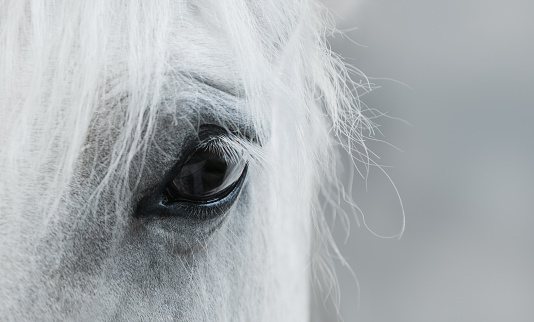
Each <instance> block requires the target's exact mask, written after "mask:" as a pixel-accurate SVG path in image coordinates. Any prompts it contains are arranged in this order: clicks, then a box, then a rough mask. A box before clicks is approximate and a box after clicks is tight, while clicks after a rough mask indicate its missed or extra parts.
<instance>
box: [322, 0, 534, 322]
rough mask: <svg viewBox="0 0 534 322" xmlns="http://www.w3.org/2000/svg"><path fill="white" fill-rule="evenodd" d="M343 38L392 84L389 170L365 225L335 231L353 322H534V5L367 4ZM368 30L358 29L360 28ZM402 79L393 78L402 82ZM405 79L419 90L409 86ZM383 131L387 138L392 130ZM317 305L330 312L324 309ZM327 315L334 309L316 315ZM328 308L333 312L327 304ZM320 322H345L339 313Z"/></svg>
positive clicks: (357, 8) (346, 316) (386, 97)
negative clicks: (343, 258) (346, 233)
mask: <svg viewBox="0 0 534 322" xmlns="http://www.w3.org/2000/svg"><path fill="white" fill-rule="evenodd" d="M337 12H338V13H339V16H340V17H339V18H340V19H339V22H338V28H339V29H341V30H345V31H346V34H347V35H348V36H350V37H351V39H352V40H353V41H354V42H356V43H357V44H355V43H353V42H351V41H350V40H348V39H347V38H342V37H339V36H336V37H335V38H331V39H330V42H331V45H332V47H333V49H334V50H335V51H337V52H338V53H340V54H341V55H342V56H344V57H346V58H347V62H349V63H351V64H352V65H354V66H356V67H358V68H359V69H361V70H362V71H363V72H365V74H366V75H367V76H369V77H370V78H371V82H373V83H375V84H377V85H379V86H381V88H380V89H378V90H375V91H373V92H371V93H369V94H367V95H364V96H363V97H362V100H363V101H364V102H365V103H366V104H367V105H368V106H369V107H371V108H376V109H378V110H380V111H381V112H384V113H387V114H388V115H389V116H391V117H395V118H400V119H403V120H405V121H407V122H409V123H410V124H409V125H408V124H406V123H405V122H402V121H398V120H395V119H391V118H387V117H382V118H380V119H378V120H376V121H377V122H378V123H379V124H381V127H380V129H381V131H382V132H383V133H384V136H385V138H384V140H386V141H387V142H389V143H391V144H393V145H395V146H396V147H398V148H400V149H402V150H403V151H402V152H399V151H397V150H395V149H393V148H391V147H389V146H387V145H385V144H378V143H374V144H373V143H372V144H371V148H372V149H373V151H374V152H376V153H377V154H378V155H380V156H381V158H382V159H381V160H380V162H381V164H384V165H389V166H392V167H391V168H386V170H387V172H388V173H389V175H390V176H391V178H392V179H393V181H394V182H395V184H396V186H397V187H398V189H399V191H400V194H401V196H402V201H403V202H404V207H405V211H406V230H405V232H404V235H403V236H402V238H401V239H400V240H399V239H382V238H378V237H376V236H374V235H373V233H372V232H371V231H370V230H372V231H373V232H374V233H376V234H379V235H395V234H396V233H398V231H399V229H400V228H401V224H402V218H401V210H400V207H399V203H398V200H397V196H396V194H395V190H394V189H393V186H392V185H391V183H390V182H389V181H388V180H387V178H386V177H385V176H384V175H383V174H382V173H381V172H380V171H378V170H377V169H371V172H370V175H369V178H368V181H367V188H366V187H365V183H364V182H363V180H362V179H360V180H359V181H357V182H355V186H354V192H353V194H354V198H355V199H356V201H357V203H358V205H359V206H360V207H361V209H362V210H363V212H364V215H365V219H366V223H367V225H368V226H369V228H370V230H368V229H367V228H365V227H363V226H362V227H360V228H358V227H357V226H356V225H355V221H353V227H352V229H351V233H350V237H349V238H348V240H347V241H346V243H345V241H344V238H343V237H344V234H343V230H342V229H339V225H338V226H337V227H336V228H334V231H335V233H336V238H337V240H338V243H339V245H340V248H341V250H342V253H343V254H344V255H345V256H346V257H347V260H348V262H349V263H350V265H351V266H352V268H353V270H354V272H355V274H356V276H357V277H358V280H359V284H360V286H359V293H360V296H359V305H358V292H357V285H356V282H355V281H354V279H353V277H351V274H350V272H349V271H348V270H347V269H345V268H343V267H341V266H340V267H339V268H338V270H337V272H338V276H339V279H340V285H341V296H342V297H341V308H340V312H341V317H342V318H343V320H344V321H347V322H348V321H366V322H372V321H377V322H378V321H388V322H389V321H395V322H403V321H406V322H419V321H421V322H422V321H425V322H426V321H434V322H435V321H444V322H445V321H447V322H449V321H485V322H488V321H534V62H533V60H534V1H531V0H524V1H521V0H507V1H502V0H501V1H493V0H447V1H430V0H402V1H399V0H366V1H359V2H354V4H350V3H349V4H346V5H344V6H342V7H338V10H337ZM354 27H357V28H358V29H355V30H353V29H354ZM390 79H392V80H390ZM403 84H406V85H403ZM378 138H381V137H380V136H379V137H378ZM316 309H317V308H316ZM317 311H321V310H319V309H317ZM323 311H325V310H323ZM326 311H329V312H322V313H319V312H316V313H315V320H317V321H337V315H336V314H335V312H333V310H332V307H327V310H326Z"/></svg>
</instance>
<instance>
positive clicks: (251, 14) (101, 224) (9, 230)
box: [0, 0, 373, 320]
mask: <svg viewBox="0 0 534 322" xmlns="http://www.w3.org/2000/svg"><path fill="white" fill-rule="evenodd" d="M332 31H333V26H332V25H331V21H330V20H329V15H328V13H327V11H326V9H325V8H323V7H322V6H321V5H320V4H319V3H316V2H314V1H308V0H306V1H304V0H296V1H281V0H267V1H262V2H261V3H260V2H255V1H245V0H225V1H220V0H211V1H200V2H199V1H195V2H192V3H190V2H188V1H171V0H157V1H150V2H146V1H137V0H135V1H110V0H94V1H29V0H28V1H21V0H12V1H10V0H3V1H0V123H1V124H0V173H1V176H0V177H1V178H0V272H2V274H3V277H0V316H1V315H4V312H6V314H7V315H8V316H10V314H12V316H13V317H14V318H15V319H16V318H17V317H20V316H22V317H24V318H28V319H32V318H35V314H37V313H35V312H41V313H42V314H46V313H47V312H51V311H55V310H56V308H54V307H50V306H49V305H50V303H51V302H50V301H51V299H52V298H53V296H54V294H51V293H50V292H51V291H50V290H51V289H56V287H55V286H54V283H55V282H54V281H53V280H50V281H43V278H44V277H42V276H35V274H34V272H35V271H36V270H37V269H38V270H39V271H40V270H41V269H42V271H43V272H55V269H56V268H57V266H55V265H60V262H61V263H62V260H63V258H64V257H66V256H67V255H68V254H71V253H70V252H72V254H74V253H75V249H73V248H69V247H70V246H66V245H67V241H69V240H71V239H72V238H74V237H73V236H77V235H76V234H81V235H84V236H85V235H86V234H87V235H88V234H97V235H98V234H102V236H105V238H111V239H113V238H119V237H117V236H122V235H121V234H122V231H121V230H120V229H119V228H117V227H122V226H121V225H123V224H124V223H123V221H124V220H126V219H122V218H121V217H118V216H115V214H116V213H117V212H118V211H119V210H120V211H128V209H129V208H128V207H130V206H127V204H135V201H136V200H134V199H135V197H132V196H133V191H137V190H139V189H142V188H143V187H146V186H147V185H149V183H150V182H148V183H147V182H146V181H147V180H148V181H150V179H147V180H142V178H144V176H147V177H148V178H151V177H150V174H151V171H152V170H151V169H152V168H150V167H151V166H153V164H152V163H154V162H153V161H150V160H149V159H148V157H147V153H149V152H148V151H149V150H150V147H151V146H153V144H154V141H155V140H156V138H160V137H161V134H159V133H158V132H157V131H158V128H157V124H159V123H158V122H159V121H158V120H159V119H158V118H159V117H160V116H161V115H162V114H169V113H171V112H172V111H173V108H174V107H175V106H178V105H179V106H187V107H188V109H187V110H186V111H184V112H183V114H180V115H178V116H174V118H175V119H176V120H179V119H180V118H183V117H186V116H187V115H196V114H199V110H200V109H201V108H205V107H206V106H209V107H210V109H211V110H212V115H214V116H213V117H214V118H218V119H219V121H220V122H221V123H222V124H223V125H225V126H227V127H228V128H230V127H232V126H231V125H232V124H230V123H231V122H232V121H231V120H228V118H225V117H224V114H225V113H228V111H226V107H225V106H227V105H228V101H232V100H234V101H233V103H232V104H233V106H237V108H238V110H239V112H238V115H240V116H239V117H242V118H244V119H247V120H249V121H250V122H249V123H248V125H247V128H243V129H240V131H242V132H248V131H252V130H253V131H254V133H255V135H256V136H257V140H258V141H259V142H262V144H263V145H265V146H266V149H268V150H269V151H271V152H272V151H275V152H276V153H274V152H273V153H271V154H269V153H267V152H262V151H260V149H256V150H255V149H254V148H253V147H249V149H247V151H248V153H249V154H250V156H249V160H255V162H257V164H258V168H263V169H264V170H263V171H265V172H266V173H269V171H270V170H269V169H273V168H274V169H283V168H288V169H296V170H287V171H299V173H302V174H303V176H302V181H301V182H300V183H299V187H301V188H302V189H301V190H299V191H295V194H294V196H291V198H293V199H292V200H293V202H294V203H295V204H296V205H297V204H308V203H309V201H313V202H314V204H313V205H309V206H308V207H309V208H302V209H301V210H302V212H301V213H295V216H297V217H298V216H304V217H305V216H312V217H309V218H308V219H302V221H296V223H298V222H309V223H310V226H309V227H307V226H306V225H304V226H303V227H300V228H298V227H297V226H295V227H296V228H295V229H302V230H305V231H307V235H308V236H311V235H312V234H314V235H315V236H316V238H317V239H316V242H315V243H314V244H313V245H312V246H310V247H313V249H312V250H310V253H308V257H310V256H311V257H312V258H313V259H314V260H315V261H316V262H317V263H318V265H319V266H321V267H320V270H322V271H324V270H326V271H327V275H326V276H327V277H326V280H328V281H333V275H332V274H333V273H332V271H331V270H330V268H329V265H330V264H329V261H330V259H329V258H330V257H329V254H328V253H329V252H331V251H332V250H334V251H337V250H336V248H335V246H334V245H333V242H332V238H331V236H330V235H329V232H328V230H327V229H326V225H325V223H324V218H323V215H322V209H323V207H324V206H323V205H320V204H319V202H318V201H317V200H318V197H317V196H318V195H319V194H320V193H321V192H322V193H324V194H326V195H327V196H329V198H333V200H337V198H338V196H337V195H335V194H342V189H341V188H339V187H338V185H337V179H336V173H335V167H336V157H335V155H336V154H335V149H337V145H341V146H342V147H343V148H345V149H346V150H348V151H351V153H352V154H353V156H354V157H355V158H357V159H362V160H363V161H365V162H368V160H369V159H368V155H367V154H366V153H367V150H366V148H365V136H366V135H370V134H371V133H372V128H373V124H372V123H371V122H370V121H369V120H368V119H367V118H366V117H365V116H364V115H363V114H362V108H361V106H360V105H359V101H358V98H357V92H356V89H357V88H358V87H361V88H364V89H365V86H364V85H360V84H354V83H352V82H351V81H350V79H349V77H348V72H347V69H346V67H345V65H344V64H343V63H342V62H341V60H340V59H339V58H338V57H337V56H336V55H335V54H333V53H332V52H331V51H330V50H329V48H328V45H327V43H326V40H325V37H326V35H327V34H328V33H330V32H332ZM213 88H219V89H222V90H224V91H225V92H229V93H230V94H233V95H229V96H228V97H222V98H221V96H219V95H215V94H214V93H213ZM232 96H233V97H232ZM183 102H186V103H185V104H184V103H183ZM171 135H172V134H171ZM342 138H345V139H342ZM171 139H172V138H170V139H169V140H171ZM158 140H159V139H158ZM171 141H172V140H171ZM277 142H284V144H283V145H280V144H279V143H277ZM169 144H171V145H172V144H173V143H169ZM288 147H295V149H294V150H291V149H289V150H288ZM288 153H289V154H290V155H287V157H286V154H288ZM275 156H276V157H275ZM168 157H169V158H172V156H168ZM165 162H167V161H165V160H161V164H164V163H165ZM154 167H155V165H154ZM154 171H155V170H154ZM280 171H281V170H280ZM304 174H305V176H304ZM283 179H284V178H283V177H276V176H275V177H272V178H270V182H268V183H265V184H266V186H267V188H264V189H267V190H268V189H272V190H273V191H276V190H278V189H282V190H283V186H284V185H285V184H286V182H284V180H283ZM333 188H334V192H333V193H332V191H333V190H332V189H333ZM332 194H334V195H332ZM288 198H289V197H288ZM126 201H131V202H130V203H128V202H126ZM336 203H337V202H334V204H336ZM280 204H281V205H282V204H284V203H283V202H282V201H280ZM66 214H68V216H67V215H66ZM88 216H92V218H93V219H91V220H94V223H95V225H94V227H95V231H91V232H87V231H86V230H85V229H84V230H83V231H82V232H79V230H81V229H82V228H81V227H85V226H84V225H85V224H84V223H85V222H86V221H87V220H88V219H87V218H88ZM304 217H303V218H304ZM310 218H311V220H310ZM258 220H259V221H258V222H257V223H258V225H260V224H261V223H263V224H264V225H267V224H266V223H267V221H268V220H269V219H258ZM273 220H274V219H273ZM299 220H300V219H299ZM260 226H262V225H260ZM262 227H263V226H262ZM273 227H274V228H272V229H273V231H274V229H277V228H276V227H275V226H273ZM73 232H76V233H73ZM72 234H74V235H72ZM236 234H239V232H237V233H236ZM265 236H270V235H267V233H266V235H265ZM76 238H77V237H76ZM84 238H85V237H84ZM88 238H89V237H88ZM258 238H260V237H258ZM57 240H59V241H64V242H61V243H59V242H57V243H56V242H55V241H57ZM84 240H85V239H84ZM255 240H256V239H255ZM260 242H261V240H260V241H258V243H260ZM264 242H265V243H266V246H265V249H266V251H269V247H268V245H267V244H268V242H266V241H264ZM269 242H272V243H277V241H269ZM285 242H286V241H285V240H283V241H279V242H278V243H285ZM306 242H309V240H308V241H306V240H304V241H302V243H306ZM69 245H70V244H69ZM243 247H244V248H243V249H246V245H245V246H243ZM273 247H274V246H273ZM276 247H278V248H280V249H283V248H284V247H285V246H284V245H279V246H276ZM295 247H297V246H295ZM278 248H277V249H278ZM206 249H207V250H206V251H207V252H209V253H211V254H215V253H216V250H211V251H210V250H209V249H208V248H207V247H206ZM240 249H241V248H240ZM252 251H256V250H251V252H252ZM319 253H320V254H322V255H321V256H317V255H318V254H319ZM325 254H326V255H325ZM323 255H325V256H323ZM72 256H74V255H72ZM265 256H266V257H268V255H265ZM273 256H274V255H273ZM245 257H246V256H245ZM43 258H44V259H43ZM273 258H274V257H273ZM45 259H46V260H45ZM206 260H207V261H210V260H211V259H209V258H208V259H206ZM44 262H46V264H47V265H50V267H44V268H42V267H41V266H42V265H43V263H44ZM81 262H82V263H83V261H81ZM79 263H80V261H79V262H77V265H78V264H79ZM191 263H195V260H192V261H191ZM249 264H250V267H251V272H249V273H248V274H250V275H254V274H260V273H261V269H262V268H261V265H262V264H261V263H257V264H255V263H249ZM110 265H111V264H110ZM184 265H185V266H187V267H188V268H189V267H190V266H188V265H189V264H187V263H186V264H184ZM191 265H192V266H191V267H193V266H194V265H193V264H191ZM213 265H215V264H213ZM217 265H220V264H217ZM273 265H275V266H276V262H273ZM73 267H74V266H73ZM88 267H90V265H88ZM106 267H107V266H106ZM203 267H204V266H203ZM164 268H165V267H164ZM164 268H163V269H164ZM255 268H256V269H257V270H258V271H254V269H255ZM77 269H78V268H69V269H68V270H67V271H68V272H71V271H76V270H77ZM191 269H193V268H191ZM280 269H282V268H280ZM88 270H90V269H89V268H88ZM7 272H9V274H8V273H7ZM96 273H98V272H96ZM96 273H95V272H93V271H89V272H88V273H87V274H89V275H91V274H93V275H94V274H96ZM43 274H45V273H43ZM84 274H85V273H84ZM99 274H100V273H99ZM273 274H274V273H273ZM288 274H289V273H288ZM303 274H304V273H303ZM43 276H44V275H43ZM83 276H85V275H83ZM223 277H224V275H222V273H221V276H218V277H217V278H220V279H222V278H223ZM58 278H59V279H58V280H59V281H61V279H62V277H58ZM114 278H115V277H114ZM117 278H119V277H117ZM120 278H122V277H120ZM162 278H163V277H162ZM214 278H215V277H214ZM251 278H252V277H251ZM46 283H49V285H47V288H46V290H40V289H35V288H36V286H35V285H45V284H46ZM87 283H90V282H87ZM91 283H92V282H91ZM225 283H227V282H226V281H224V280H220V285H218V286H214V285H211V284H210V281H205V282H203V281H195V285H196V286H195V287H196V288H197V289H196V291H195V292H196V293H197V296H198V298H203V299H206V301H208V302H209V301H211V302H209V303H214V304H213V305H214V307H211V306H210V305H208V304H206V308H205V309H204V314H205V316H204V318H206V319H208V320H209V319H210V317H213V316H217V317H218V318H220V319H229V318H230V317H231V316H232V315H231V314H230V313H228V312H226V313H225V312H224V311H223V310H221V311H220V312H218V313H217V314H218V315H213V314H212V312H210V310H212V311H213V310H217V307H216V305H217V303H219V302H218V301H219V299H218V298H212V297H213V296H215V295H213V294H211V293H210V291H211V287H214V288H217V289H219V291H217V294H219V295H221V294H224V293H225V292H226V289H225V288H230V289H231V288H233V287H237V286H232V285H226V284H225ZM272 283H273V284H274V282H272ZM82 284H83V283H82ZM82 284H80V285H75V286H72V289H71V288H70V287H71V286H70V285H68V287H67V286H64V287H63V286H62V287H63V288H61V290H59V289H57V290H56V291H57V292H58V294H59V293H60V292H62V291H64V290H66V291H65V292H72V293H69V294H78V293H76V292H82V291H81V290H83V289H84V287H89V286H84V285H82ZM87 285H89V284H87ZM90 285H92V284H90ZM100 286H101V285H100ZM91 287H92V286H91ZM102 287H103V288H105V289H107V290H108V292H109V293H107V294H109V296H110V297H109V301H108V302H109V306H110V307H114V306H113V305H114V304H111V302H113V301H115V299H117V301H119V299H120V298H121V294H114V293H113V292H114V291H113V287H112V285H107V284H106V285H104V286H102ZM174 287H178V286H176V285H174ZM241 287H245V289H244V290H243V292H245V293H246V292H251V294H253V293H254V292H258V290H254V289H252V290H246V286H241ZM327 287H332V285H330V286H327ZM43 289H44V288H43ZM272 290H276V288H274V286H273V288H272V289H268V288H267V289H263V290H260V291H261V292H265V293H266V294H267V295H266V296H265V297H266V298H268V299H270V298H271V296H272V295H270V294H268V293H269V292H270V291H272ZM54 292H55V291H54ZM28 294H32V295H31V296H30V297H28ZM247 294H248V293H247ZM98 296H101V295H98ZM147 296H148V295H147ZM279 296H280V297H282V298H281V299H272V300H267V301H283V300H284V299H285V298H283V294H280V295H279ZM286 300H287V299H286ZM73 301H74V300H73ZM80 301H86V302H95V303H97V302H98V301H97V299H95V298H93V297H92V296H90V295H87V297H86V298H84V299H81V300H80ZM303 301H304V304H306V301H307V300H306V299H304V300H303ZM21 303H22V304H21ZM32 303H34V304H32ZM76 303H78V302H76ZM121 303H122V302H121ZM30 304H32V305H34V306H35V308H36V309H35V310H34V311H32V312H18V310H20V308H21V307H27V306H28V305H30ZM58 305H60V304H58ZM72 305H75V303H74V304H72ZM190 305H191V306H194V305H196V304H194V303H192V304H190ZM243 305H244V304H243ZM248 305H249V306H250V307H241V308H240V309H241V311H242V312H243V313H241V314H242V315H240V316H239V318H241V319H243V320H246V319H247V317H250V316H255V315H257V316H260V315H261V314H260V313H258V312H259V311H261V308H258V307H257V306H258V305H263V304H260V303H249V304H248ZM147 307H148V306H147ZM58 310H59V309H58ZM16 314H20V315H16ZM62 314H64V317H67V318H68V317H71V315H69V314H70V312H64V313H62ZM85 314H87V316H93V317H94V318H99V317H100V318H102V317H103V315H99V313H98V312H85ZM144 314H145V312H144V311H143V308H139V315H138V317H142V316H144ZM147 314H148V313H147ZM156 314H160V317H161V318H162V319H165V312H159V313H156ZM232 314H233V313H232ZM277 314H282V312H278V313H277V312H272V316H276V315H277ZM183 316H187V313H184V315H183ZM190 318H191V320H192V319H193V317H191V316H190ZM195 319H199V320H202V319H203V318H202V317H198V316H195Z"/></svg>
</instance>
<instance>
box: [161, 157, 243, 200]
mask: <svg viewBox="0 0 534 322" xmlns="http://www.w3.org/2000/svg"><path fill="white" fill-rule="evenodd" d="M245 168H246V163H245V162H244V161H242V160H241V161H230V160H229V159H228V158H225V157H223V156H221V155H219V154H218V153H216V152H213V151H210V149H209V148H207V147H205V148H199V149H197V150H196V151H195V152H194V153H193V154H192V155H191V156H190V157H189V158H188V159H187V161H186V162H185V163H184V164H183V165H182V167H181V169H180V170H179V172H178V174H177V175H176V177H174V179H173V180H172V181H171V182H170V183H169V184H168V185H167V187H165V189H164V193H163V199H162V203H163V204H164V205H168V204H171V203H174V202H178V201H186V202H192V203H201V204H206V203H211V202H214V201H217V200H221V199H223V198H224V197H225V196H227V195H228V194H229V193H230V192H231V191H232V190H233V189H234V188H235V186H236V185H237V183H238V181H239V179H240V178H241V177H242V176H243V175H244V172H245Z"/></svg>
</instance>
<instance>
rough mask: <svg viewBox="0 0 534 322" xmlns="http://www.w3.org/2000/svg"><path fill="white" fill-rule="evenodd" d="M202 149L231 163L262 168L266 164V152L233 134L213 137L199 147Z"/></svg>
mask: <svg viewBox="0 0 534 322" xmlns="http://www.w3.org/2000/svg"><path fill="white" fill-rule="evenodd" d="M201 148H204V149H207V150H208V151H210V152H214V153H217V154H218V155H220V156H222V157H223V158H225V159H226V160H227V161H229V162H234V163H240V162H245V163H247V164H249V165H250V164H252V165H257V166H259V167H260V168H263V167H264V166H265V164H266V156H265V152H264V151H263V150H262V149H261V147H259V146H258V145H256V144H253V143H250V142H248V141H247V140H246V139H243V138H241V137H239V136H237V135H233V134H230V135H217V136H214V137H211V138H209V139H208V140H206V141H204V142H202V144H201V145H200V146H199V149H201Z"/></svg>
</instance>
